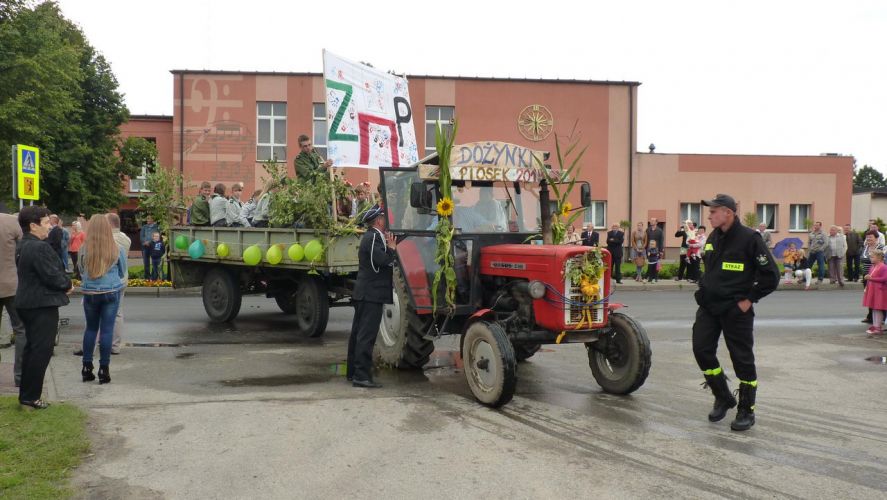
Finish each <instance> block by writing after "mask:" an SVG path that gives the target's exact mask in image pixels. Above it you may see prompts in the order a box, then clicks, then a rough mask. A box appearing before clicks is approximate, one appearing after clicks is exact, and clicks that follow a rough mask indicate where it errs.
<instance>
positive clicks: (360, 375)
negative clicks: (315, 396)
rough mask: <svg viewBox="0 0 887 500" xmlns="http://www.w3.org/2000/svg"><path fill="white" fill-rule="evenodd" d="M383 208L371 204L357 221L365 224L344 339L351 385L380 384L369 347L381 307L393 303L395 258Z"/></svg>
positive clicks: (370, 386) (374, 341) (369, 385)
mask: <svg viewBox="0 0 887 500" xmlns="http://www.w3.org/2000/svg"><path fill="white" fill-rule="evenodd" d="M384 215H385V211H384V210H383V209H382V207H380V206H378V205H377V206H374V207H372V208H370V209H369V210H367V211H366V213H365V214H364V216H363V218H362V219H361V222H362V223H363V224H364V225H368V226H369V228H368V229H367V232H366V233H364V235H363V237H361V239H360V247H359V249H358V251H357V257H358V268H357V283H356V284H355V286H354V294H353V295H352V301H353V302H354V321H353V322H352V324H351V336H350V337H349V338H348V365H347V377H348V380H349V381H351V382H352V385H353V386H354V387H366V388H370V389H374V388H377V387H382V385H381V384H378V383H376V382H375V381H373V346H374V345H375V344H376V335H378V333H379V325H381V323H382V306H383V304H391V303H393V302H394V284H393V281H392V266H393V265H394V263H395V260H396V259H397V254H395V252H394V248H395V243H394V235H392V234H391V233H386V232H385V231H384V230H385V217H384Z"/></svg>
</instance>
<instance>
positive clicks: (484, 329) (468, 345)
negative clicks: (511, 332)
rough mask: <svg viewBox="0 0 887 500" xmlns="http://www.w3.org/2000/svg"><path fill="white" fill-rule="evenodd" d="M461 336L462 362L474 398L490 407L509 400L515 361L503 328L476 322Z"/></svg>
mask: <svg viewBox="0 0 887 500" xmlns="http://www.w3.org/2000/svg"><path fill="white" fill-rule="evenodd" d="M463 339H464V342H463V344H462V362H463V365H464V367H465V377H466V378H467V379H468V386H469V387H470V388H471V392H472V393H473V394H474V397H475V398H477V400H478V401H480V402H481V403H483V404H485V405H487V406H491V407H493V408H498V407H500V406H502V405H504V404H505V403H507V402H509V401H511V398H512V397H514V389H515V387H517V360H516V359H515V357H514V349H513V348H512V347H511V341H509V340H508V335H506V334H505V330H503V329H502V327H500V326H499V325H497V324H496V323H488V322H486V321H476V322H475V323H472V324H471V326H469V327H468V330H466V331H465V335H464V336H463Z"/></svg>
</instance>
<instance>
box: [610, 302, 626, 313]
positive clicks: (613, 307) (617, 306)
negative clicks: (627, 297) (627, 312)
mask: <svg viewBox="0 0 887 500" xmlns="http://www.w3.org/2000/svg"><path fill="white" fill-rule="evenodd" d="M623 307H628V306H627V305H625V304H620V303H619V302H610V303H609V304H607V309H608V310H609V311H610V312H613V311H615V310H617V309H622V308H623Z"/></svg>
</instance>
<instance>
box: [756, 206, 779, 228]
mask: <svg viewBox="0 0 887 500" xmlns="http://www.w3.org/2000/svg"><path fill="white" fill-rule="evenodd" d="M758 224H767V229H770V230H771V231H775V230H776V204H775V203H758Z"/></svg>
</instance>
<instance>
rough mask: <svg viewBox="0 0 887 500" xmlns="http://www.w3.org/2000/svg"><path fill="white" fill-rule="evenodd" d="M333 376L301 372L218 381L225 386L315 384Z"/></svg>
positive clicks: (331, 374)
mask: <svg viewBox="0 0 887 500" xmlns="http://www.w3.org/2000/svg"><path fill="white" fill-rule="evenodd" d="M335 376H336V375H335V374H333V373H302V374H297V375H275V376H273V377H252V378H239V379H233V380H222V381H221V382H220V383H221V384H222V385H224V386H226V387H280V386H284V385H302V384H316V383H320V382H326V381H328V380H330V379H331V378H333V377H335Z"/></svg>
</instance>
